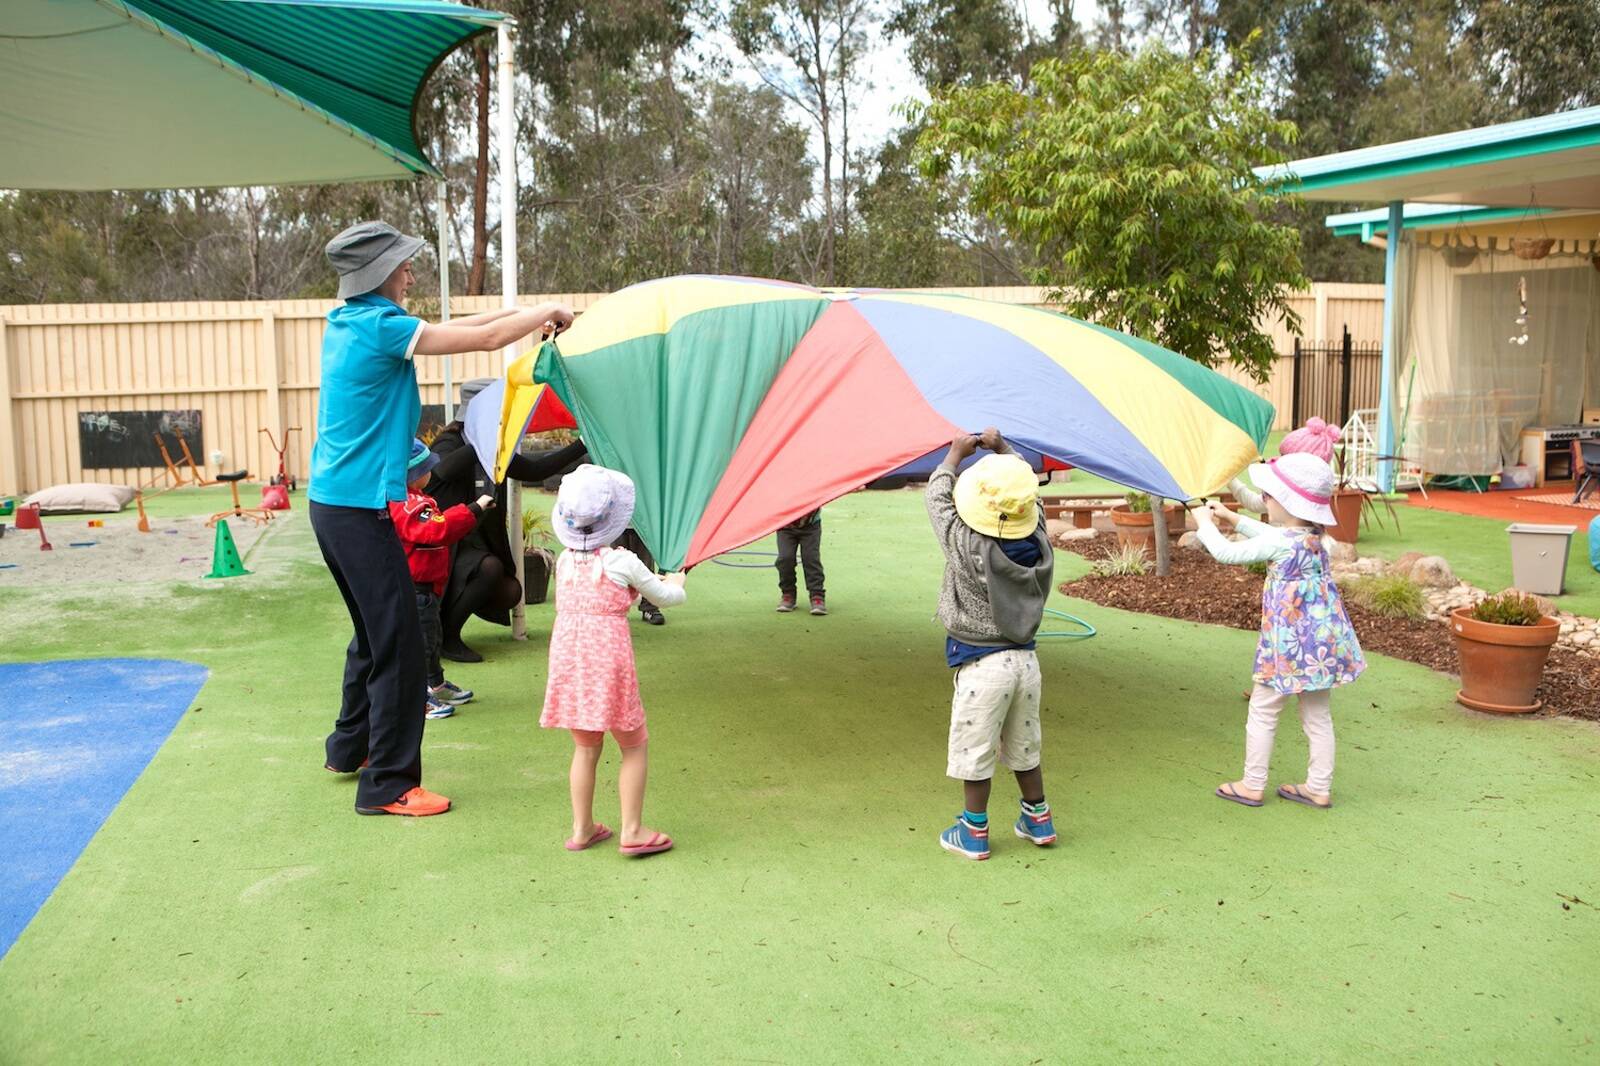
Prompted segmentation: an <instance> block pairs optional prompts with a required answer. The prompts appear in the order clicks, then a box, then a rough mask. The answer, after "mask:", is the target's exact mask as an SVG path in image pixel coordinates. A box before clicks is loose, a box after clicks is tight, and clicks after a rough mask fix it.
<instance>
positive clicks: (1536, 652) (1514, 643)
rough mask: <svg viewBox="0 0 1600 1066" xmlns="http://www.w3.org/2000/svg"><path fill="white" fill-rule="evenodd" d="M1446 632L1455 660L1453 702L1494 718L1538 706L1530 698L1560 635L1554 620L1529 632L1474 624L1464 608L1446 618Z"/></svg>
mask: <svg viewBox="0 0 1600 1066" xmlns="http://www.w3.org/2000/svg"><path fill="white" fill-rule="evenodd" d="M1450 632H1452V633H1453V634H1455V638H1456V655H1457V656H1458V657H1459V658H1460V659H1461V691H1460V692H1457V693H1456V702H1458V703H1460V704H1461V705H1462V706H1464V707H1471V708H1472V709H1473V710H1475V711H1492V712H1494V713H1496V714H1529V713H1531V712H1533V711H1537V710H1538V709H1539V708H1540V707H1541V706H1543V702H1542V701H1540V700H1536V699H1534V698H1533V694H1534V692H1535V691H1536V690H1537V689H1538V688H1539V678H1540V677H1541V676H1543V674H1544V663H1545V660H1546V659H1548V658H1549V657H1550V647H1551V645H1553V644H1554V643H1555V642H1556V637H1558V636H1560V635H1561V625H1560V623H1558V622H1557V621H1556V620H1555V619H1554V618H1551V617H1549V616H1545V617H1543V618H1541V619H1539V623H1538V624H1537V625H1531V626H1503V625H1497V624H1495V623H1494V622H1480V621H1478V620H1477V619H1476V618H1474V617H1472V611H1471V609H1470V608H1467V607H1458V608H1456V609H1455V610H1454V611H1451V612H1450Z"/></svg>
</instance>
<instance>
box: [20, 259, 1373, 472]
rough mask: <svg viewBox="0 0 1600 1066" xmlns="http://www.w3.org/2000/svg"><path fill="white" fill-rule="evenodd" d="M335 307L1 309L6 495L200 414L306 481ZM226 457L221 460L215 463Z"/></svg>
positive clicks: (461, 361) (1316, 302)
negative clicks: (89, 436) (143, 425)
mask: <svg viewBox="0 0 1600 1066" xmlns="http://www.w3.org/2000/svg"><path fill="white" fill-rule="evenodd" d="M943 291H950V292H958V293H962V294H964V295H972V296H978V297H982V298H985V299H990V300H998V301H1002V302H1007V303H1025V304H1031V305H1036V306H1044V294H1043V292H1042V290H1039V289H1035V288H1031V287H1027V286H1014V287H1004V288H985V289H950V290H943ZM601 295H602V294H599V293H566V294H555V295H551V296H530V297H526V298H525V299H526V300H528V301H530V302H535V301H538V300H542V299H559V300H563V301H565V302H567V303H569V304H570V305H571V306H572V307H573V308H574V309H576V310H578V311H579V312H582V311H583V310H584V309H586V308H587V307H589V306H590V305H591V304H593V303H594V301H596V300H598V299H599V298H600V296H601ZM1382 299H1383V294H1382V288H1381V286H1375V285H1317V286H1314V287H1313V289H1312V291H1310V292H1307V293H1304V294H1297V295H1296V296H1294V297H1293V301H1294V303H1295V306H1296V308H1297V310H1299V311H1300V313H1301V316H1302V319H1303V324H1302V335H1303V336H1304V337H1305V338H1307V340H1308V341H1314V340H1317V339H1322V340H1336V339H1337V338H1338V336H1339V334H1340V332H1341V330H1342V329H1343V328H1346V327H1347V328H1349V330H1350V332H1351V333H1352V334H1353V335H1354V336H1355V337H1356V338H1357V340H1358V341H1376V340H1377V339H1378V338H1379V337H1380V335H1381V334H1380V331H1381V323H1382ZM499 303H500V299H499V297H498V296H480V297H456V298H454V299H453V300H452V301H451V309H452V311H453V312H454V313H455V314H457V315H465V314H471V313H473V312H475V311H483V310H489V309H491V308H494V307H497V306H499ZM334 305H335V302H334V301H331V300H278V301H260V302H256V301H216V302H187V303H151V304H41V305H10V306H0V493H6V492H12V493H21V492H31V491H34V490H36V489H39V488H43V487H45V486H48V485H54V484H60V483H62V482H68V481H109V482H112V483H115V484H129V485H137V484H143V483H145V482H148V481H150V480H151V479H152V478H153V477H155V475H156V474H157V473H158V472H159V468H152V467H138V468H129V469H85V468H84V467H83V466H82V463H81V457H80V452H79V442H78V416H79V415H80V414H81V413H85V412H97V411H118V410H174V409H177V410H188V409H198V410H199V411H200V412H201V420H202V428H203V433H204V448H203V452H204V454H200V452H199V450H197V454H196V458H197V459H198V460H199V461H200V463H201V464H202V466H203V467H204V468H205V469H206V471H207V472H208V473H209V474H211V475H215V474H216V473H217V472H218V471H219V469H228V470H233V469H245V470H249V471H250V472H251V473H252V475H255V476H257V477H260V478H263V479H265V478H266V477H267V476H268V475H269V474H272V473H274V472H276V469H277V456H276V454H275V453H274V452H273V451H272V450H271V448H270V447H268V445H267V441H266V438H265V436H264V435H263V434H262V433H261V432H260V430H261V429H263V428H267V429H271V430H272V431H273V433H274V435H275V436H276V437H277V438H278V439H279V440H280V441H281V440H282V439H283V436H284V432H283V431H284V430H285V429H286V428H287V427H289V426H300V427H302V432H301V433H300V434H299V435H298V436H297V437H296V438H295V440H294V441H293V443H292V444H291V446H290V451H289V456H288V458H289V465H290V469H291V472H293V473H294V474H295V475H296V476H297V477H301V478H303V477H305V475H306V472H307V466H308V463H309V459H310V450H311V444H312V432H313V430H314V428H315V426H316V413H317V389H318V375H319V366H320V353H321V347H322V329H323V323H324V319H325V317H326V315H327V313H328V311H329V310H331V309H332V308H333V306H334ZM414 310H415V311H416V312H417V313H419V314H421V315H423V316H424V317H429V318H432V317H434V316H433V314H432V311H433V310H436V308H435V309H430V308H429V307H427V306H426V305H420V304H419V305H418V306H416V307H414ZM1277 333H1283V336H1281V337H1279V336H1277ZM1274 339H1275V343H1276V345H1277V347H1278V349H1279V350H1280V351H1281V352H1284V353H1288V352H1291V351H1292V350H1293V337H1292V336H1290V335H1289V334H1288V333H1287V332H1286V331H1283V330H1282V329H1281V328H1280V329H1278V330H1277V331H1275V333H1274ZM1289 363H1290V360H1288V358H1287V356H1284V357H1280V359H1279V360H1278V365H1277V367H1276V368H1275V370H1274V373H1273V376H1272V379H1271V380H1270V381H1269V382H1268V383H1267V384H1266V385H1261V386H1256V385H1252V387H1253V388H1255V389H1256V391H1257V392H1259V393H1261V394H1262V395H1264V396H1266V397H1267V398H1268V399H1269V400H1270V401H1272V403H1273V404H1274V406H1275V407H1276V408H1277V409H1278V412H1279V415H1278V419H1279V422H1280V423H1281V424H1282V425H1281V426H1280V428H1283V427H1284V426H1286V425H1287V423H1288V418H1289V413H1290V409H1291V407H1292V399H1293V398H1292V395H1291V393H1290V384H1291V382H1290V376H1291V375H1290V374H1289V373H1288V367H1289ZM443 364H444V360H442V359H436V358H422V359H419V360H418V363H417V370H418V377H419V381H420V384H421V391H422V402H423V403H424V404H441V403H443V402H444V393H443V387H442V382H443V372H444V367H443ZM451 364H452V368H451V375H452V378H453V380H454V381H456V382H460V381H462V380H465V379H467V378H471V377H485V376H491V375H494V374H497V373H498V372H499V369H500V365H501V356H500V354H499V353H498V352H479V353H475V354H472V355H464V356H454V357H452V359H451ZM1228 373H1229V376H1231V377H1233V378H1234V379H1235V380H1241V381H1243V380H1244V379H1243V377H1242V376H1241V375H1239V374H1238V373H1237V372H1232V371H1230V372H1228ZM219 452H220V453H221V460H220V462H217V461H214V459H213V456H214V455H215V454H216V453H219Z"/></svg>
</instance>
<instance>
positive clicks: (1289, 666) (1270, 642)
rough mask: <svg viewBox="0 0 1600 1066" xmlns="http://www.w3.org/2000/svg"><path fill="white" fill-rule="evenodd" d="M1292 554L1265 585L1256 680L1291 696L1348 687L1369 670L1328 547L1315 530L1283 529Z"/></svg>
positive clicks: (1269, 575) (1274, 568) (1274, 567)
mask: <svg viewBox="0 0 1600 1066" xmlns="http://www.w3.org/2000/svg"><path fill="white" fill-rule="evenodd" d="M1284 536H1285V538H1287V539H1288V541H1289V543H1290V553H1289V555H1288V557H1286V558H1283V559H1279V560H1277V561H1276V562H1274V563H1273V564H1272V565H1271V566H1270V567H1269V568H1268V569H1267V580H1266V582H1265V583H1264V584H1263V585H1262V587H1261V639H1260V641H1259V642H1258V643H1257V645H1256V663H1255V671H1254V674H1253V676H1254V679H1255V680H1256V681H1257V682H1259V683H1261V684H1263V685H1266V686H1267V687H1268V688H1272V689H1275V690H1277V691H1278V692H1283V693H1287V694H1291V695H1292V694H1294V693H1297V692H1315V691H1318V690H1320V689H1329V688H1335V687H1336V686H1339V685H1348V684H1349V683H1350V682H1352V681H1354V680H1355V679H1356V678H1357V677H1360V676H1361V672H1362V671H1363V670H1365V669H1366V668H1367V661H1366V658H1365V657H1364V656H1363V655H1362V654H1361V642H1360V641H1358V640H1357V639H1356V631H1355V629H1354V627H1352V626H1351V625H1350V616H1349V615H1347V614H1346V613H1345V610H1344V601H1343V600H1342V599H1341V598H1340V597H1339V589H1338V586H1336V585H1335V584H1334V583H1333V578H1332V577H1331V576H1329V574H1328V570H1329V569H1330V567H1329V563H1328V551H1327V549H1326V548H1324V547H1323V546H1322V538H1321V537H1320V536H1318V535H1317V534H1315V533H1313V532H1310V531H1302V530H1284Z"/></svg>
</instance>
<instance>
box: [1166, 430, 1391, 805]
mask: <svg viewBox="0 0 1600 1066" xmlns="http://www.w3.org/2000/svg"><path fill="white" fill-rule="evenodd" d="M1250 478H1251V480H1252V481H1254V482H1255V484H1256V486H1257V487H1258V488H1259V489H1260V490H1261V492H1262V495H1263V496H1264V497H1265V499H1264V502H1265V503H1266V508H1267V516H1268V519H1269V520H1270V521H1271V523H1272V524H1271V525H1267V524H1266V523H1263V522H1257V521H1255V520H1254V519H1251V518H1245V517H1243V516H1242V515H1237V514H1234V513H1233V512H1232V511H1230V510H1228V509H1227V508H1226V507H1223V506H1222V505H1221V504H1219V503H1212V504H1211V505H1210V506H1209V508H1202V509H1199V510H1197V511H1196V512H1195V515H1196V517H1197V518H1198V520H1199V537H1200V542H1201V543H1202V544H1204V545H1205V547H1206V550H1207V551H1209V552H1210V553H1211V554H1212V555H1213V556H1215V557H1216V559H1217V561H1218V562H1223V563H1235V564H1248V563H1256V562H1269V563H1270V564H1271V565H1270V567H1269V568H1268V570H1267V579H1266V582H1265V583H1264V584H1263V585H1262V589H1261V640H1260V642H1259V643H1258V644H1257V646H1256V658H1255V670H1254V672H1253V674H1252V677H1253V679H1254V681H1255V687H1254V688H1253V689H1252V690H1251V694H1250V711H1249V718H1248V719H1247V720H1246V723H1245V757H1244V777H1243V778H1241V779H1240V780H1238V781H1230V782H1227V783H1226V784H1223V785H1221V786H1219V787H1218V788H1217V792H1216V794H1217V795H1218V796H1219V797H1221V798H1222V799H1225V800H1229V801H1231V802H1233V803H1240V804H1243V805H1244V806H1246V807H1259V806H1261V801H1262V796H1263V794H1264V793H1265V790H1266V787H1267V768H1268V764H1269V762H1270V761H1271V758H1272V744H1273V739H1274V737H1275V735H1276V733H1277V728H1278V715H1279V713H1280V712H1281V711H1282V710H1283V708H1284V705H1285V704H1287V703H1288V702H1289V697H1290V696H1295V697H1297V698H1298V701H1299V704H1300V725H1301V728H1302V729H1304V730H1305V734H1306V742H1307V745H1308V746H1309V748H1310V764H1309V766H1308V768H1307V770H1306V779H1305V782H1304V783H1302V784H1298V785H1280V786H1279V787H1278V795H1279V796H1280V797H1282V798H1283V799H1286V800H1292V801H1294V802H1295V803H1302V804H1305V805H1306V806H1308V807H1318V808H1327V807H1331V806H1333V798H1332V793H1333V756H1334V740H1333V716H1332V713H1331V711H1330V707H1329V695H1330V693H1331V692H1332V690H1333V689H1334V688H1335V687H1337V686H1339V685H1347V684H1349V683H1350V682H1352V681H1354V680H1355V679H1356V678H1357V677H1359V676H1360V675H1361V672H1362V671H1363V670H1365V669H1366V665H1367V664H1366V660H1365V659H1364V658H1363V656H1362V654H1361V644H1360V642H1358V641H1357V640H1356V633H1355V629H1354V628H1352V627H1351V625H1350V618H1349V616H1348V615H1347V614H1345V610H1344V601H1343V600H1342V599H1341V598H1340V596H1339V590H1338V588H1337V587H1336V586H1335V585H1334V583H1333V578H1332V576H1331V575H1330V574H1329V567H1330V564H1329V561H1328V551H1327V549H1326V548H1325V547H1324V546H1323V544H1322V537H1323V531H1322V527H1323V526H1327V525H1332V524H1333V521H1334V518H1333V511H1332V509H1331V508H1330V507H1329V501H1330V499H1331V496H1332V493H1333V486H1334V477H1333V468H1332V467H1330V466H1329V465H1328V464H1327V462H1325V461H1324V460H1322V459H1319V458H1317V457H1316V456H1315V455H1311V454H1308V453H1305V452H1299V453H1291V454H1289V455H1283V456H1279V457H1278V458H1277V459H1274V460H1272V461H1270V462H1266V463H1255V464H1253V465H1252V466H1251V467H1250ZM1214 520H1221V521H1224V522H1226V523H1228V524H1230V525H1233V526H1236V527H1237V528H1238V529H1239V530H1240V531H1241V532H1243V533H1245V534H1246V535H1247V536H1248V537H1249V539H1248V540H1245V541H1241V542H1238V543H1235V542H1233V541H1230V540H1228V539H1227V538H1226V537H1225V536H1223V535H1222V533H1221V532H1220V531H1219V530H1218V529H1217V527H1216V525H1215V524H1214Z"/></svg>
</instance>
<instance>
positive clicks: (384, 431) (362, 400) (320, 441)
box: [306, 293, 423, 510]
mask: <svg viewBox="0 0 1600 1066" xmlns="http://www.w3.org/2000/svg"><path fill="white" fill-rule="evenodd" d="M422 326H423V323H422V320H421V319H420V318H414V317H412V316H411V315H408V314H406V312H405V309H404V308H402V307H401V306H400V305H399V304H397V303H395V302H394V301H392V300H386V299H384V298H383V297H382V296H379V295H378V294H377V293H367V294H366V295H365V296H355V297H352V298H351V299H349V300H346V301H345V302H344V306H342V307H336V308H334V309H333V310H332V311H331V312H329V313H328V328H327V331H326V332H325V333H323V335H322V393H321V396H320V397H319V398H318V400H317V443H316V445H315V446H314V447H313V448H312V450H311V484H310V486H309V487H308V488H307V490H306V493H307V495H308V496H309V497H310V498H311V499H312V500H314V501H315V502H317V503H325V504H333V505H334V506H338V507H366V508H371V509H373V510H381V509H383V508H386V507H388V506H389V501H390V500H403V499H405V498H406V462H407V460H408V459H409V458H410V455H411V441H412V440H413V439H414V438H415V436H416V432H417V420H418V419H419V418H421V416H422V400H421V398H420V397H419V396H418V395H417V369H416V366H415V365H414V363H413V362H412V355H413V353H414V352H415V350H416V347H417V339H418V338H419V337H421V336H422Z"/></svg>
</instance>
